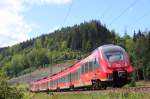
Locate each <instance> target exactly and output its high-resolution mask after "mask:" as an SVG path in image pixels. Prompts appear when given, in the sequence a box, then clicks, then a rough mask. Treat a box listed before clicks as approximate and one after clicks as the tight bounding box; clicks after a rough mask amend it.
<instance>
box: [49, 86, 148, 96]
mask: <svg viewBox="0 0 150 99" xmlns="http://www.w3.org/2000/svg"><path fill="white" fill-rule="evenodd" d="M119 92H128V93H130V92H132V93H148V94H149V93H150V87H124V88H107V89H106V90H77V91H61V92H50V93H52V94H78V93H83V94H90V93H119Z"/></svg>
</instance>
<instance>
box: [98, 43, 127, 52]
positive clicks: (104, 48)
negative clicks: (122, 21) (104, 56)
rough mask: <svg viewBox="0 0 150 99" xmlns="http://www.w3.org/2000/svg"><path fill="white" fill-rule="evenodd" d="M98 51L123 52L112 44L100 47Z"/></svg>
mask: <svg viewBox="0 0 150 99" xmlns="http://www.w3.org/2000/svg"><path fill="white" fill-rule="evenodd" d="M98 49H100V50H101V51H102V52H107V51H112V50H114V51H115V50H121V51H124V49H123V48H122V47H120V46H118V45H113V44H107V45H102V46H100V47H99V48H98Z"/></svg>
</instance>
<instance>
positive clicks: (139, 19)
mask: <svg viewBox="0 0 150 99" xmlns="http://www.w3.org/2000/svg"><path fill="white" fill-rule="evenodd" d="M148 15H150V13H149V12H148V13H145V14H144V15H142V16H140V17H139V18H137V19H136V21H135V22H134V23H133V24H132V26H134V25H136V24H137V23H139V22H140V21H141V20H142V19H143V18H145V17H147V16H148Z"/></svg>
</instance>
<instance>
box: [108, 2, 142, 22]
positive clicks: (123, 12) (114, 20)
mask: <svg viewBox="0 0 150 99" xmlns="http://www.w3.org/2000/svg"><path fill="white" fill-rule="evenodd" d="M138 1H139V0H135V1H134V2H132V3H131V4H130V5H129V6H128V7H127V8H126V9H124V10H123V11H122V12H121V13H120V14H119V15H118V16H117V17H115V18H114V19H113V20H112V21H111V22H110V24H109V25H112V24H113V23H114V22H116V21H117V20H118V19H119V18H120V17H121V16H122V15H124V14H125V13H126V12H127V11H128V10H129V9H130V8H131V7H133V6H134V5H135V4H137V2H138Z"/></svg>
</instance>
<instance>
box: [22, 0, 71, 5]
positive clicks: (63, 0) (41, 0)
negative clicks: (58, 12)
mask: <svg viewBox="0 0 150 99" xmlns="http://www.w3.org/2000/svg"><path fill="white" fill-rule="evenodd" d="M24 1H25V2H26V3H29V4H37V5H48V4H56V5H61V4H68V3H70V2H71V1H72V0H24Z"/></svg>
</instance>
